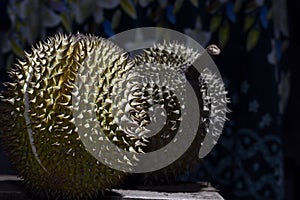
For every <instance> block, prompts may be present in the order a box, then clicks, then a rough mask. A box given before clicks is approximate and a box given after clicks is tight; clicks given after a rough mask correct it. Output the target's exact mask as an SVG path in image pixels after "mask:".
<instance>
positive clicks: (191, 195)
mask: <svg viewBox="0 0 300 200" xmlns="http://www.w3.org/2000/svg"><path fill="white" fill-rule="evenodd" d="M0 199H1V200H19V199H20V200H21V199H22V200H33V198H31V197H29V196H28V194H27V193H26V188H24V186H23V184H22V183H21V181H20V180H19V179H18V178H17V177H16V176H10V175H0ZM100 199H112V200H121V199H122V200H134V199H135V200H139V199H140V200H141V199H143V200H150V199H155V200H201V199H203V200H223V198H222V197H221V196H220V194H219V193H218V192H217V191H216V189H214V188H213V187H210V186H209V185H208V184H206V183H184V184H178V185H170V186H151V187H148V186H143V187H142V186H140V187H134V188H126V189H124V188H118V189H112V191H111V192H107V194H106V195H105V197H103V198H100Z"/></svg>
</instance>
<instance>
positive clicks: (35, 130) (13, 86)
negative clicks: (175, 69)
mask: <svg viewBox="0 0 300 200" xmlns="http://www.w3.org/2000/svg"><path fill="white" fill-rule="evenodd" d="M127 62H128V59H127V57H126V55H125V54H124V52H123V50H122V49H120V48H118V47H117V46H115V45H114V44H113V43H111V42H109V41H108V40H105V39H102V38H98V37H94V36H91V35H81V34H77V35H69V36H66V35H62V34H59V35H56V36H55V37H50V38H49V39H48V40H47V41H46V42H43V43H42V42H41V43H39V44H38V45H37V46H36V47H35V48H32V51H31V53H26V57H25V60H24V61H19V62H18V64H17V65H16V67H15V69H14V70H13V71H11V72H10V76H11V79H12V80H13V81H12V82H10V83H6V85H7V91H6V92H3V93H2V95H1V113H0V118H1V122H0V123H1V131H2V132H3V135H2V143H3V146H4V149H5V151H6V152H7V154H8V156H9V158H10V160H11V162H12V164H13V165H14V166H15V167H16V169H17V170H18V171H19V174H20V176H21V177H22V178H23V180H24V182H25V183H26V185H27V186H28V187H29V188H30V189H31V190H32V191H33V192H34V193H36V194H40V195H42V196H48V197H49V196H50V197H58V196H62V197H63V198H64V199H84V198H89V197H94V196H97V195H99V194H101V193H103V191H104V190H105V189H107V188H110V187H111V186H113V185H116V184H118V183H119V182H120V180H121V179H122V177H123V176H124V173H123V172H120V171H117V170H113V169H111V168H109V167H107V166H106V165H104V164H102V163H100V162H99V161H98V160H97V159H95V158H94V157H93V156H92V155H91V154H90V153H89V152H87V150H86V149H85V147H84V145H83V144H82V142H81V140H80V137H79V135H78V133H77V128H76V126H75V124H74V116H73V114H72V109H74V108H73V105H72V94H73V96H74V93H72V92H74V89H76V88H74V87H75V86H74V82H75V80H76V78H78V77H77V76H78V71H79V70H80V69H81V68H83V67H84V65H88V69H87V70H89V71H90V72H91V74H93V73H96V72H97V73H100V75H101V76H102V77H103V79H104V80H105V81H103V80H99V81H102V82H101V83H102V85H101V84H99V85H100V86H99V87H101V91H102V92H99V93H97V94H95V95H96V96H97V99H98V102H97V105H98V107H97V113H98V117H99V120H101V121H104V122H105V123H109V122H110V121H109V120H110V119H109V118H106V119H104V118H105V116H106V117H107V115H105V113H104V112H107V110H109V107H110V105H109V104H108V103H105V98H106V96H107V93H108V91H109V88H110V80H111V79H113V78H115V76H119V77H121V76H122V74H123V73H124V72H125V71H127V70H128V69H127V68H128V66H129V67H130V65H127ZM79 78H80V75H79ZM81 78H84V77H81ZM88 78H90V77H88ZM77 89H78V88H77ZM87 90H89V89H88V88H87ZM75 98H76V95H75ZM103 113H104V114H103ZM102 128H103V130H104V132H105V133H106V134H107V136H108V137H110V138H112V137H114V135H111V132H112V130H111V129H112V128H111V127H108V126H105V125H103V126H102ZM127 139H128V138H127ZM128 140H129V139H128ZM131 144H132V143H131ZM131 144H128V143H126V144H124V143H122V144H121V146H123V148H128V146H130V145H131Z"/></svg>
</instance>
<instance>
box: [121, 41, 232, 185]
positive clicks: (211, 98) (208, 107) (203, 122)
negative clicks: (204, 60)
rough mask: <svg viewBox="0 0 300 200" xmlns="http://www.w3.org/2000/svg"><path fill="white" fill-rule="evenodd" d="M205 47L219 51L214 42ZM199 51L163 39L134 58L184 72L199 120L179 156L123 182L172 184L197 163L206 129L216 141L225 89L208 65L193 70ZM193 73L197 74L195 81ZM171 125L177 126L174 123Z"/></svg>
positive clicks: (158, 142) (213, 52)
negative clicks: (197, 109) (188, 144)
mask: <svg viewBox="0 0 300 200" xmlns="http://www.w3.org/2000/svg"><path fill="white" fill-rule="evenodd" d="M206 50H207V53H209V54H210V55H218V54H219V53H220V51H219V49H218V47H217V46H216V45H210V46H209V47H208V48H207V49H206ZM202 53H203V52H202ZM202 53H201V52H198V51H196V50H194V49H192V48H188V47H187V46H185V45H184V44H179V43H178V42H170V43H167V42H164V43H163V44H155V45H154V46H153V47H151V48H149V49H145V50H144V51H143V52H142V53H140V54H138V55H136V57H135V58H134V61H135V65H136V66H139V65H147V64H160V65H165V66H167V67H168V68H175V69H176V70H177V71H178V73H182V74H184V76H185V77H186V79H187V80H188V81H189V84H191V85H192V87H193V89H194V91H195V94H196V95H197V99H198V103H199V112H200V117H199V122H200V123H199V127H198V131H197V134H196V137H195V138H194V141H193V143H192V144H191V146H190V147H189V148H188V149H187V151H186V152H185V153H184V154H183V155H182V156H181V157H180V158H179V159H177V160H176V161H175V162H173V163H172V164H171V165H169V166H166V167H165V168H162V169H160V170H157V171H154V172H148V173H143V174H133V175H132V176H130V177H128V178H127V179H126V180H127V181H126V184H128V185H136V184H139V185H161V184H172V183H175V182H176V181H178V180H179V179H178V178H179V177H180V176H181V175H184V173H187V172H188V171H190V170H192V169H193V168H194V167H195V166H196V165H197V164H199V163H200V162H201V160H200V159H199V151H200V148H201V147H202V146H203V142H204V138H205V136H206V135H207V134H208V133H209V132H210V131H211V133H210V134H211V135H213V136H212V137H210V139H213V138H215V141H213V142H216V141H217V139H218V136H219V135H220V134H221V131H222V130H221V128H222V127H223V125H221V124H223V123H224V121H225V120H226V118H225V117H223V116H225V114H226V113H227V112H229V110H228V108H227V106H226V104H227V103H228V102H229V100H228V99H227V98H226V94H227V91H225V87H224V84H223V82H222V80H221V79H220V78H218V77H217V76H216V75H215V74H213V73H212V72H211V70H210V69H209V68H204V70H203V71H201V72H197V69H195V68H194V66H193V63H194V62H195V61H196V60H197V59H201V55H202ZM154 66H155V65H154ZM189 75H192V76H191V77H192V78H190V77H189ZM195 76H196V77H197V78H196V82H195ZM161 84H163V82H160V83H157V85H158V86H160V87H163V86H161ZM158 86H157V87H158ZM170 96H171V95H170ZM168 98H170V97H167V96H166V97H165V99H168ZM177 103H178V102H177ZM174 109H175V108H174ZM195 112H197V111H195ZM216 113H222V115H221V116H222V117H220V115H216ZM176 115H177V114H173V115H170V116H169V118H178V117H179V116H176ZM175 121H176V120H175ZM177 122H180V121H177ZM219 125H221V126H219ZM175 126H178V124H176V125H175ZM220 127H221V128H220ZM175 134H176V131H175V133H174V132H171V131H165V133H164V134H163V136H164V137H161V136H158V137H156V138H154V139H153V140H152V142H153V143H155V144H156V146H160V147H161V146H163V145H166V144H167V143H168V142H169V141H170V140H171V139H172V138H173V137H174V135H175ZM145 149H147V151H154V150H155V149H156V148H153V147H151V148H150V149H149V148H147V146H146V147H145Z"/></svg>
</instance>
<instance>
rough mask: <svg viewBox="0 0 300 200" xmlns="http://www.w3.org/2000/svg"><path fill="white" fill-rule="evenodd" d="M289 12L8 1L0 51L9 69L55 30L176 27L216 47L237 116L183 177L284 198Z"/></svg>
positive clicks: (222, 0) (105, 32)
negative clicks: (9, 23)
mask: <svg viewBox="0 0 300 200" xmlns="http://www.w3.org/2000/svg"><path fill="white" fill-rule="evenodd" d="M284 11H285V8H284V3H283V1H282V0H278V1H271V0H265V1H263V0H235V1H233V0H203V1H201V0H189V1H183V0H175V1H166V0H162V1H147V0H136V1H133V0H122V1H120V0H112V1H105V0H99V1H93V0H86V1H79V0H78V1H76V0H75V1H74V0H50V1H35V0H11V1H9V5H8V13H9V16H10V18H11V21H12V26H11V29H10V30H9V31H8V32H5V33H4V35H3V38H2V48H1V51H2V54H3V55H4V57H5V65H6V68H7V70H8V69H9V68H10V67H11V65H12V63H13V62H14V59H15V58H16V57H22V56H23V51H22V50H23V49H26V48H29V47H30V45H31V44H33V43H35V42H36V41H37V40H40V39H45V38H46V37H47V36H48V35H53V34H54V33H56V32H66V33H68V32H73V33H75V32H77V31H80V32H88V33H94V34H98V35H101V36H104V37H110V36H112V35H114V34H115V33H118V32H121V31H124V30H128V29H130V28H135V27H143V26H160V27H166V28H171V29H175V30H178V31H180V32H183V33H185V34H187V35H190V36H191V37H193V38H194V39H195V40H197V41H198V42H199V43H200V44H202V45H203V46H206V45H208V44H210V43H215V44H217V45H218V46H219V47H220V48H221V50H222V53H221V55H220V56H218V57H217V58H216V59H215V62H216V64H217V66H218V67H219V70H220V72H221V74H222V76H223V79H224V82H225V84H226V88H227V89H228V90H229V98H230V99H231V104H230V105H229V108H230V109H231V110H232V113H230V114H229V115H228V118H229V119H230V120H229V121H228V122H227V123H226V125H225V128H224V132H223V135H222V136H221V138H220V140H219V144H218V145H216V147H215V148H214V150H213V151H212V152H211V153H210V154H209V156H207V157H206V158H205V159H204V160H203V164H201V166H198V167H197V169H195V170H194V171H192V172H188V173H187V174H186V175H185V176H184V177H183V178H182V179H183V180H189V181H191V180H192V181H210V182H212V184H213V186H215V187H217V188H218V189H220V191H221V193H222V195H223V196H224V197H225V198H228V199H243V200H245V199H274V200H279V199H283V188H284V187H283V154H282V142H281V117H282V114H283V111H284V107H285V104H286V101H287V97H288V91H289V85H288V78H289V75H288V71H287V67H286V66H284V65H283V64H282V63H281V59H282V57H283V56H284V50H285V49H286V46H287V40H286V38H287V34H288V33H287V28H286V20H285V19H286V18H285V13H284ZM37 24H39V25H40V26H37ZM1 73H2V72H1ZM1 76H3V73H2V75H1Z"/></svg>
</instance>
